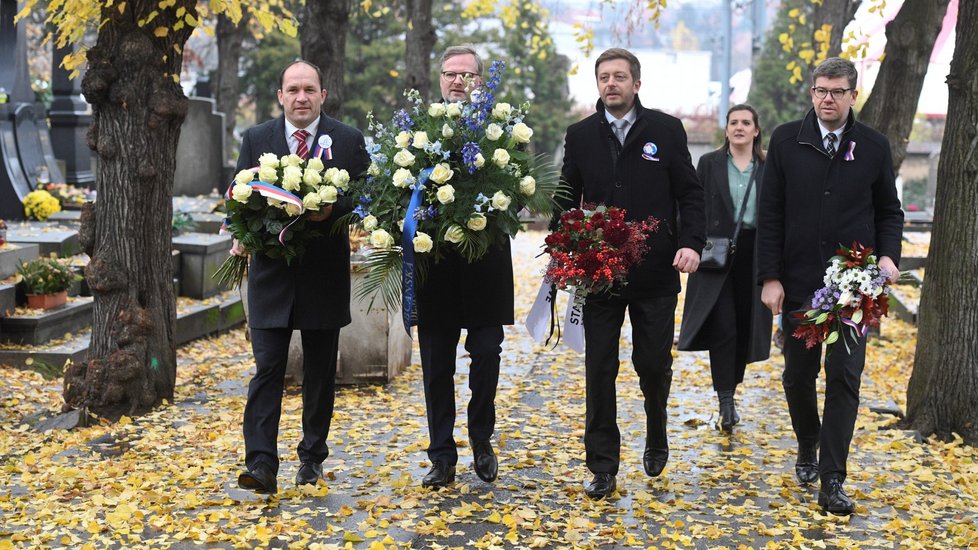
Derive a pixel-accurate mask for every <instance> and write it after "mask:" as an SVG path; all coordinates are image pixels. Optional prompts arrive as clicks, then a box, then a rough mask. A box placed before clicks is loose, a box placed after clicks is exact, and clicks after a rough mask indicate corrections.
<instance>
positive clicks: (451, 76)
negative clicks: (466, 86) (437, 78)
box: [441, 71, 482, 82]
mask: <svg viewBox="0 0 978 550" xmlns="http://www.w3.org/2000/svg"><path fill="white" fill-rule="evenodd" d="M477 76H482V75H480V74H479V73H456V72H455V71H442V72H441V77H442V78H444V79H445V82H454V81H455V79H456V78H458V77H462V80H465V81H466V82H467V81H469V80H472V79H473V78H475V77H477Z"/></svg>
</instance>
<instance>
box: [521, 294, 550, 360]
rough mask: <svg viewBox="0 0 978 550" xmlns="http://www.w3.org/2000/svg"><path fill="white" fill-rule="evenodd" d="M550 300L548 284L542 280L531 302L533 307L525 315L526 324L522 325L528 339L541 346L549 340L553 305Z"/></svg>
mask: <svg viewBox="0 0 978 550" xmlns="http://www.w3.org/2000/svg"><path fill="white" fill-rule="evenodd" d="M550 300H551V295H550V283H548V282H547V281H546V280H544V281H543V282H541V283H540V291H539V292H537V299H536V300H534V301H533V307H531V308H530V312H529V313H527V314H526V322H525V323H524V326H526V331H527V332H528V333H530V337H531V338H533V341H535V342H536V343H537V344H540V345H541V346H542V345H544V344H545V343H546V341H547V340H548V339H549V338H550V327H551V325H552V320H551V318H550V316H551V313H552V311H553V310H552V308H553V304H552V303H551V302H550Z"/></svg>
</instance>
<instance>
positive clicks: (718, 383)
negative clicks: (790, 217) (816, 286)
mask: <svg viewBox="0 0 978 550" xmlns="http://www.w3.org/2000/svg"><path fill="white" fill-rule="evenodd" d="M755 235H756V231H755V230H753V229H742V230H741V232H740V235H739V236H738V237H737V253H736V254H734V257H733V265H731V266H730V273H728V274H727V278H726V280H725V281H724V283H723V288H721V289H720V295H719V296H717V301H716V303H715V304H714V305H713V310H712V311H710V315H709V316H708V317H707V318H706V323H705V324H704V327H703V328H704V329H705V330H706V332H707V334H709V335H710V374H712V375H713V389H714V390H715V391H729V390H735V389H737V384H740V383H741V382H743V381H744V371H745V370H747V351H748V349H749V347H750V339H751V337H752V335H751V324H752V322H751V308H752V303H751V302H752V301H753V299H754V285H755V284H756V283H755V280H754V237H755Z"/></svg>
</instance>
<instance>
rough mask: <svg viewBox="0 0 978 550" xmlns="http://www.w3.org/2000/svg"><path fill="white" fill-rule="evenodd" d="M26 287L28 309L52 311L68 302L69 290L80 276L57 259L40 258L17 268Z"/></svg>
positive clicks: (22, 263)
mask: <svg viewBox="0 0 978 550" xmlns="http://www.w3.org/2000/svg"><path fill="white" fill-rule="evenodd" d="M17 272H18V273H19V274H20V277H21V280H22V281H23V282H24V286H26V287H27V291H26V294H27V307H29V308H31V309H51V308H54V307H57V306H60V305H63V304H64V303H65V302H67V301H68V288H69V287H71V285H72V283H74V282H75V281H80V280H81V279H82V278H81V276H80V275H78V274H77V273H75V272H74V271H72V270H71V267H70V266H68V265H67V264H66V263H62V262H60V261H58V260H57V259H55V258H38V259H36V260H31V261H29V262H27V263H24V262H21V264H20V266H18V267H17Z"/></svg>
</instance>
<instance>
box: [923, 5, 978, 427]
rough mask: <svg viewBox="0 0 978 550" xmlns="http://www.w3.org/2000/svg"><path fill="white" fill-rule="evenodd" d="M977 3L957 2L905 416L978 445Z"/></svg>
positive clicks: (924, 425)
mask: <svg viewBox="0 0 978 550" xmlns="http://www.w3.org/2000/svg"><path fill="white" fill-rule="evenodd" d="M976 28H978V2H960V3H959V4H958V21H957V29H956V31H957V32H956V38H955V44H954V58H953V59H952V60H951V73H950V74H949V75H948V77H947V84H948V91H949V93H948V109H947V112H948V113H954V116H949V117H948V119H947V127H946V128H945V130H944V141H943V144H942V151H941V162H940V165H939V166H938V170H937V181H938V185H937V197H936V203H935V205H934V229H933V232H932V233H931V244H930V252H929V254H928V256H927V276H926V278H925V282H924V287H923V292H922V296H921V300H920V314H919V317H918V319H919V326H920V330H919V332H918V334H917V352H916V356H915V359H914V369H913V374H912V375H911V377H910V384H909V386H908V387H907V420H908V422H909V423H910V425H911V426H912V427H913V428H914V429H916V430H918V431H919V432H920V433H921V434H924V435H931V434H936V435H937V436H938V437H940V438H941V439H945V440H947V439H950V438H951V434H952V433H957V434H959V435H961V436H962V437H963V438H964V440H965V441H966V442H967V443H969V444H971V445H975V444H978V339H976V338H975V335H976V334H978V308H976V307H975V304H978V285H976V284H975V266H976V265H978V193H975V189H978V131H976V129H978V33H976V32H975V29H976Z"/></svg>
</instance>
